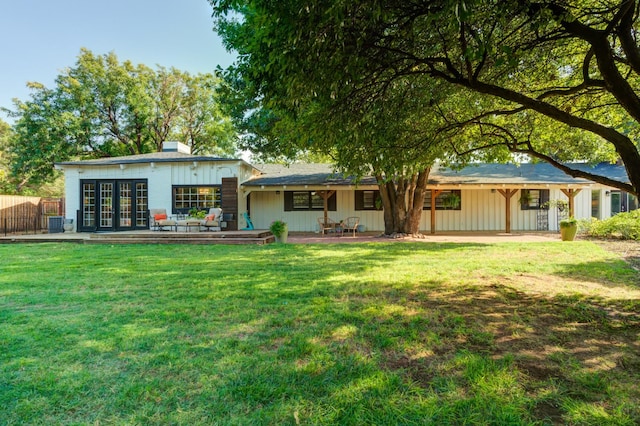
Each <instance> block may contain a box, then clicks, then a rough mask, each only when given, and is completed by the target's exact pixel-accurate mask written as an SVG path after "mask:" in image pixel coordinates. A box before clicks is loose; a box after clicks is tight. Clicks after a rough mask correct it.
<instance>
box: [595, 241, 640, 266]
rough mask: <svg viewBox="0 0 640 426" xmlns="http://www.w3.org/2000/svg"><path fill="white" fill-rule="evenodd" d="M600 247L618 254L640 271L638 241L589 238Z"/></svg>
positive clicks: (639, 242)
mask: <svg viewBox="0 0 640 426" xmlns="http://www.w3.org/2000/svg"><path fill="white" fill-rule="evenodd" d="M591 241H593V242H594V243H596V244H598V245H599V246H601V247H602V248H604V249H605V250H607V251H610V252H612V253H616V254H618V255H620V257H621V258H622V259H624V260H625V261H626V262H627V263H629V264H630V265H631V266H632V267H633V268H634V269H635V270H636V271H640V241H632V240H595V239H594V240H591Z"/></svg>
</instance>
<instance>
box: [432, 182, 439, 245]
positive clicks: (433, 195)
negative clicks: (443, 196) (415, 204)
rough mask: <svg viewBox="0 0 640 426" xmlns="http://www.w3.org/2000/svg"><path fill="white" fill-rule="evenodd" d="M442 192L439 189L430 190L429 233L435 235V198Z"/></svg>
mask: <svg viewBox="0 0 640 426" xmlns="http://www.w3.org/2000/svg"><path fill="white" fill-rule="evenodd" d="M441 192H442V190H441V189H436V190H431V233H432V234H435V233H436V198H438V195H440V193H441Z"/></svg>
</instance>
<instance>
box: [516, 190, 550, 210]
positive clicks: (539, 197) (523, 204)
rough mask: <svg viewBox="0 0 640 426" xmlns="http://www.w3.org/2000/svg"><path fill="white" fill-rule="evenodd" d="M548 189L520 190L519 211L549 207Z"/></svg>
mask: <svg viewBox="0 0 640 426" xmlns="http://www.w3.org/2000/svg"><path fill="white" fill-rule="evenodd" d="M548 202H549V190H548V189H521V190H520V209H521V210H539V209H548V208H549V205H548Z"/></svg>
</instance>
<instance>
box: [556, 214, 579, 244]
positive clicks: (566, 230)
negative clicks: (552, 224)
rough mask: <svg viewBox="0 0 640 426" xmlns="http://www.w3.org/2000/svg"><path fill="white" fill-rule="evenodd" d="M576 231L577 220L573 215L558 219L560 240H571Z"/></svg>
mask: <svg viewBox="0 0 640 426" xmlns="http://www.w3.org/2000/svg"><path fill="white" fill-rule="evenodd" d="M576 232H578V221H577V220H576V218H575V217H570V218H568V219H562V220H561V221H560V238H561V239H562V241H573V239H574V238H575V237H576Z"/></svg>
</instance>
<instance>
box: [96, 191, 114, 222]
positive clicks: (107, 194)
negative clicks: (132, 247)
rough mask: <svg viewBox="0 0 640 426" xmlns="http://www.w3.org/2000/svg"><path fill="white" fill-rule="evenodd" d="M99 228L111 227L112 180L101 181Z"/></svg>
mask: <svg viewBox="0 0 640 426" xmlns="http://www.w3.org/2000/svg"><path fill="white" fill-rule="evenodd" d="M99 188H100V224H99V228H103V229H105V228H107V229H111V228H113V182H101V183H100V184H99Z"/></svg>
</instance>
